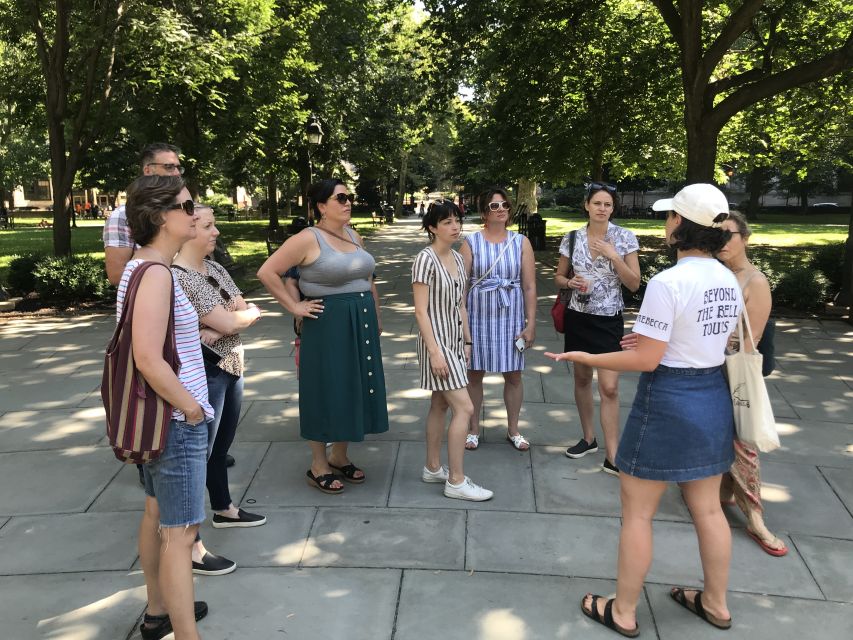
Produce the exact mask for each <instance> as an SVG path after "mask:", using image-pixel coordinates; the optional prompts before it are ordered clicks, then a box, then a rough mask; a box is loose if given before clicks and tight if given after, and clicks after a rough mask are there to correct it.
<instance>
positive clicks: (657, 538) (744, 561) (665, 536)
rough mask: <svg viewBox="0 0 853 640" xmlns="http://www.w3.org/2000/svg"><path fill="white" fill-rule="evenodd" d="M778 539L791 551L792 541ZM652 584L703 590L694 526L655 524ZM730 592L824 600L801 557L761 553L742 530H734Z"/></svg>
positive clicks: (789, 554)
mask: <svg viewBox="0 0 853 640" xmlns="http://www.w3.org/2000/svg"><path fill="white" fill-rule="evenodd" d="M777 535H779V537H780V538H781V539H782V540H783V541H784V542H785V544H787V545H788V547H789V548H790V547H792V544H791V540H790V538H788V537H787V536H785V535H784V534H778V533H777ZM651 582H657V583H659V584H664V585H674V586H691V587H700V588H701V586H702V566H701V563H700V560H699V543H698V541H697V539H696V533H695V529H694V528H693V524H692V523H681V522H655V523H654V560H653V562H652V568H651V570H650V571H649V574H648V578H647V583H651ZM729 590H730V591H746V592H751V593H769V594H772V595H780V596H792V597H798V598H814V599H822V598H823V596H822V594H821V592H820V589H818V586H817V584H816V583H815V581H814V579H813V578H812V576H811V574H810V573H809V570H808V567H807V566H806V564H805V562H804V561H803V559H802V558H800V556H799V555H798V554H796V553H792V552H791V553H788V555H786V556H783V557H781V558H775V557H773V556H770V555H768V554H766V553H764V552H762V551H760V550H759V549H758V547H757V545H756V544H755V542H754V541H753V540H752V538H750V537H749V536H747V535H746V532H745V531H744V530H743V529H734V530H732V562H731V573H730V576H729Z"/></svg>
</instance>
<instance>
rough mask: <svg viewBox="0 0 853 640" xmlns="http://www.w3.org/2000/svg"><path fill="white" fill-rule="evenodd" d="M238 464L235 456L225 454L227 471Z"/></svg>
mask: <svg viewBox="0 0 853 640" xmlns="http://www.w3.org/2000/svg"><path fill="white" fill-rule="evenodd" d="M236 463H237V461H236V460H235V459H234V456H232V455H231V454H230V453H226V454H225V468H226V469H230V468H231V467H233V466H234V465H235V464H236Z"/></svg>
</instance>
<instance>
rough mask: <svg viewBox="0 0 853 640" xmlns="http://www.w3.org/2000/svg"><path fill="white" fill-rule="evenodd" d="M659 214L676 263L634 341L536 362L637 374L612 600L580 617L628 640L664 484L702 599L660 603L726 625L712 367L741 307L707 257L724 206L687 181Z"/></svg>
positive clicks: (716, 244) (716, 376)
mask: <svg viewBox="0 0 853 640" xmlns="http://www.w3.org/2000/svg"><path fill="white" fill-rule="evenodd" d="M653 209H655V210H656V211H667V217H666V224H665V233H666V241H667V244H669V245H670V246H671V247H673V248H674V249H675V250H676V252H677V256H678V263H677V264H676V265H675V266H674V267H672V268H671V269H667V270H666V271H662V272H661V273H659V274H658V275H656V276H655V277H654V278H652V279H651V281H650V282H649V284H648V287H647V288H646V294H645V296H644V297H643V304H642V306H641V307H640V312H639V313H638V314H637V320H636V322H635V324H634V333H635V334H637V338H636V341H635V344H632V345H631V347H630V348H627V349H626V350H625V351H622V352H620V353H604V354H598V355H591V354H588V353H584V352H579V351H572V352H568V353H560V354H553V353H546V354H545V355H546V356H548V357H551V358H553V359H554V360H570V361H572V362H580V363H582V364H586V365H588V366H592V367H603V368H606V369H612V370H614V371H642V372H643V374H642V375H641V376H640V381H639V383H638V384H637V395H636V397H635V398H634V404H633V406H632V408H631V413H630V415H629V416H628V420H627V422H626V424H625V428H624V430H623V433H622V439H621V440H620V443H619V449H618V451H617V454H616V465H617V466H618V467H619V469H620V471H621V474H620V483H621V494H622V533H621V537H620V540H619V564H618V573H617V583H616V597H615V598H613V599H611V600H606V598H602V597H600V596H596V595H593V594H587V595H586V596H585V597H584V599H583V601H582V602H581V608H582V610H583V613H584V614H585V615H586V616H588V617H589V618H592V619H593V620H595V621H596V622H600V623H602V624H604V625H605V626H607V627H609V628H611V629H613V630H614V631H616V632H618V633H620V634H622V635H624V636H628V637H634V636H636V635H638V634H639V632H640V629H639V625H638V624H637V615H636V611H637V601H638V600H639V598H640V595H641V594H642V589H643V581H644V580H645V576H646V573H647V572H648V570H649V567H650V566H651V562H652V518H653V517H654V515H655V512H656V511H657V508H658V504H659V502H660V499H661V496H663V493H664V491H666V488H667V484H668V483H670V482H677V483H678V484H679V485H680V486H681V489H682V492H683V494H684V499H685V501H686V502H687V506H688V507H689V508H690V512H691V514H692V515H693V522H694V526H695V528H696V533H697V536H698V538H699V549H700V555H701V559H702V569H703V572H704V585H705V590H704V591H699V590H697V589H686V590H685V589H680V588H674V589H672V590H671V592H670V595H671V597H672V598H673V599H674V600H675V601H676V602H678V603H679V604H680V605H682V606H684V607H685V608H687V609H688V610H689V611H691V612H693V613H694V614H696V615H697V616H699V617H701V618H702V619H703V620H705V621H706V622H708V623H709V624H711V625H713V626H715V627H717V628H720V629H728V628H729V627H731V623H732V622H731V616H730V615H729V610H728V606H727V604H726V590H727V588H728V580H729V564H730V560H731V532H730V529H729V525H728V522H727V521H726V518H725V515H724V514H723V511H722V508H721V506H720V497H719V491H720V478H721V475H722V474H723V473H724V472H725V471H727V470H728V469H729V467H730V466H731V463H732V461H733V460H734V450H733V440H734V421H733V418H732V403H731V397H730V396H729V390H728V386H727V384H726V381H725V379H724V377H723V372H722V365H723V362H724V352H725V347H726V342H727V340H728V337H729V334H730V333H731V332H732V330H733V329H734V328H735V327H736V323H737V320H738V317H739V316H740V313H741V309H742V308H743V300H742V297H741V291H740V287H739V286H738V283H737V280H736V279H735V277H734V275H733V274H732V272H731V271H729V269H727V268H726V267H725V266H723V265H722V264H720V263H719V262H718V261H717V260H715V259H714V254H715V253H716V252H717V251H719V250H720V249H721V248H722V247H723V246H724V245H725V244H726V242H727V241H728V239H729V238H730V237H731V234H730V232H728V231H725V230H724V229H723V228H722V221H723V220H725V219H726V218H727V217H728V210H729V209H728V202H727V201H726V198H725V196H724V195H723V194H722V193H721V192H720V190H719V189H717V188H716V187H715V186H713V185H710V184H692V185H689V186H687V187H685V188H684V189H682V190H681V191H679V192H678V193H677V194H675V197H674V198H668V199H666V200H658V201H657V202H655V203H654V205H653Z"/></svg>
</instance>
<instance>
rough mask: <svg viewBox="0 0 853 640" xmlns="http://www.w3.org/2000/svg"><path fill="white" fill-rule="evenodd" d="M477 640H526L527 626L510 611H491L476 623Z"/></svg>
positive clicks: (527, 636) (527, 635)
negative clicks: (477, 629)
mask: <svg viewBox="0 0 853 640" xmlns="http://www.w3.org/2000/svg"><path fill="white" fill-rule="evenodd" d="M477 623H478V627H479V633H478V636H477V638H478V639H479V640H528V638H529V637H530V635H529V633H528V629H527V624H526V623H525V622H524V620H522V619H521V618H520V617H518V616H517V615H516V614H515V613H513V611H512V609H493V610H492V611H489V612H488V613H484V614H483V615H481V616H480V619H479V620H478V621H477Z"/></svg>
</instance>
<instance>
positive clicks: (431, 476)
mask: <svg viewBox="0 0 853 640" xmlns="http://www.w3.org/2000/svg"><path fill="white" fill-rule="evenodd" d="M421 480H423V481H424V482H447V467H445V466H444V465H441V466H440V467H439V468H438V471H430V470H429V469H427V468H426V467H424V470H423V471H422V472H421Z"/></svg>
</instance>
